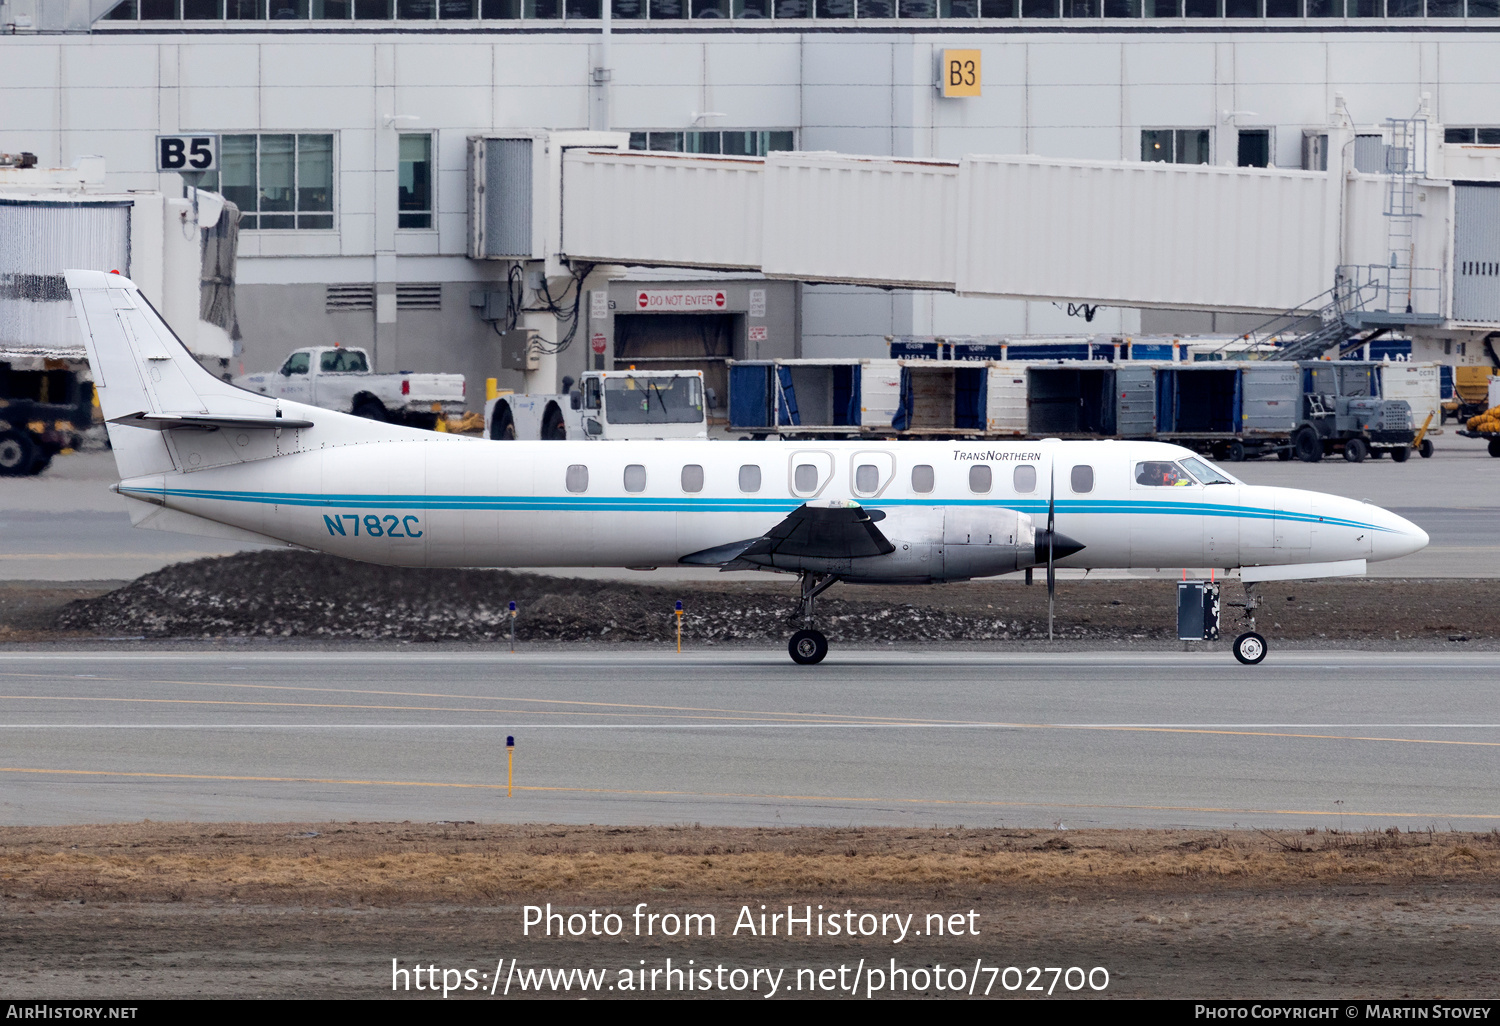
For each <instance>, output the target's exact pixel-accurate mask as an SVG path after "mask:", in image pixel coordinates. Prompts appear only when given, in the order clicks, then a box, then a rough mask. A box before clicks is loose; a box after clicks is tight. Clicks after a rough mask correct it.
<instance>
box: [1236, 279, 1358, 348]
mask: <svg viewBox="0 0 1500 1026" xmlns="http://www.w3.org/2000/svg"><path fill="white" fill-rule="evenodd" d="M1382 287H1383V283H1382V282H1380V281H1379V280H1376V279H1373V278H1371V279H1366V280H1364V281H1360V280H1358V279H1357V278H1351V277H1346V276H1344V275H1343V274H1342V273H1341V274H1340V275H1339V276H1338V279H1337V281H1336V282H1335V283H1334V286H1333V288H1331V289H1328V290H1327V291H1325V292H1321V293H1319V294H1318V295H1316V296H1314V297H1313V298H1312V299H1309V300H1308V301H1307V302H1306V303H1304V304H1302V305H1301V306H1300V307H1299V308H1298V309H1295V310H1287V311H1286V312H1284V313H1280V314H1277V315H1276V316H1275V317H1273V318H1271V319H1270V320H1269V321H1266V322H1265V323H1264V324H1262V325H1261V326H1260V327H1258V328H1255V329H1254V330H1253V331H1249V332H1246V333H1245V335H1244V336H1243V337H1244V338H1245V339H1246V340H1247V341H1249V342H1251V343H1253V345H1252V348H1251V350H1250V353H1249V354H1248V355H1250V356H1251V357H1252V358H1255V359H1261V360H1316V359H1318V358H1319V357H1320V356H1322V355H1323V353H1324V352H1325V351H1326V350H1328V349H1330V348H1332V347H1333V346H1342V345H1343V344H1344V343H1345V342H1347V341H1348V340H1349V337H1350V336H1351V335H1354V334H1356V333H1357V331H1358V329H1357V328H1356V327H1355V326H1353V325H1352V324H1351V323H1350V322H1351V315H1353V314H1356V313H1358V312H1359V311H1360V310H1363V309H1364V308H1365V307H1366V306H1367V305H1368V304H1369V302H1370V301H1371V300H1372V299H1374V298H1375V297H1376V296H1377V295H1378V294H1379V292H1380V290H1381V288H1382ZM1317 303H1321V304H1322V305H1321V306H1319V307H1318V308H1317V312H1316V313H1312V314H1308V313H1304V312H1303V311H1305V310H1306V309H1307V308H1308V307H1311V306H1313V305H1314V304H1317ZM1309 322H1312V323H1311V326H1309Z"/></svg>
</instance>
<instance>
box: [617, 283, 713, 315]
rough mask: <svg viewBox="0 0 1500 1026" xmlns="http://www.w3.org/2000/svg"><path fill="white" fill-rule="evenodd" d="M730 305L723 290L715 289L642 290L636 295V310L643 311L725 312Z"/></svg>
mask: <svg viewBox="0 0 1500 1026" xmlns="http://www.w3.org/2000/svg"><path fill="white" fill-rule="evenodd" d="M728 305H729V303H728V297H726V296H725V295H724V292H723V290H722V289H721V290H719V291H715V290H713V289H686V290H684V289H640V290H639V291H637V292H636V294H635V308H636V309H637V310H641V311H653V310H655V311H662V312H671V313H675V312H679V311H704V312H712V311H714V310H723V309H725V308H727V307H728Z"/></svg>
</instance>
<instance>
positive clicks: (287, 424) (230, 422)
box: [110, 412, 313, 431]
mask: <svg viewBox="0 0 1500 1026" xmlns="http://www.w3.org/2000/svg"><path fill="white" fill-rule="evenodd" d="M110 423H111V424H124V425H127V426H129V427H141V428H150V429H151V430H153V431H169V430H172V429H174V428H183V429H187V430H191V431H217V430H218V429H219V428H236V429H240V430H246V429H251V428H310V427H312V426H313V422H312V421H310V420H293V419H291V418H290V417H232V416H216V415H214V414H212V413H145V412H141V413H127V414H126V415H125V416H123V417H113V418H111V419H110Z"/></svg>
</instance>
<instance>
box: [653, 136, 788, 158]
mask: <svg viewBox="0 0 1500 1026" xmlns="http://www.w3.org/2000/svg"><path fill="white" fill-rule="evenodd" d="M630 148H631V149H632V150H655V151H657V152H659V153H717V154H723V155H726V156H731V157H764V156H765V155H766V154H767V153H775V152H777V151H780V150H791V149H795V148H796V146H795V145H794V141H793V133H792V132H791V131H789V130H784V131H766V132H757V131H748V132H745V131H723V132H716V131H710V132H631V133H630Z"/></svg>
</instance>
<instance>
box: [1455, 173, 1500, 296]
mask: <svg viewBox="0 0 1500 1026" xmlns="http://www.w3.org/2000/svg"><path fill="white" fill-rule="evenodd" d="M1453 271H1454V274H1453V319H1454V320H1457V321H1500V182H1485V183H1482V184H1480V183H1473V182H1460V183H1458V184H1456V185H1455V186H1454V204H1453Z"/></svg>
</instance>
